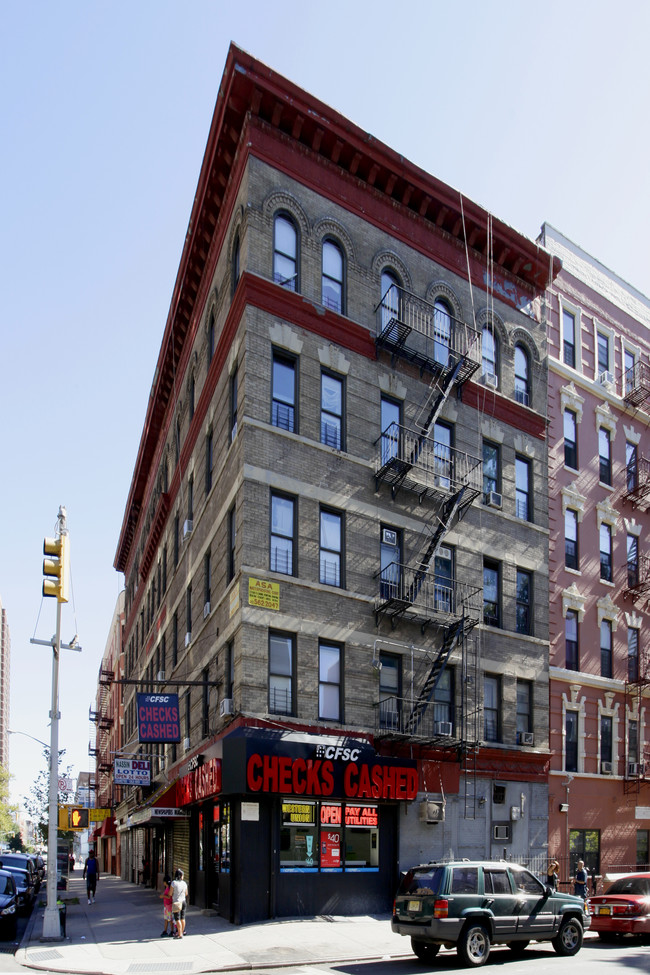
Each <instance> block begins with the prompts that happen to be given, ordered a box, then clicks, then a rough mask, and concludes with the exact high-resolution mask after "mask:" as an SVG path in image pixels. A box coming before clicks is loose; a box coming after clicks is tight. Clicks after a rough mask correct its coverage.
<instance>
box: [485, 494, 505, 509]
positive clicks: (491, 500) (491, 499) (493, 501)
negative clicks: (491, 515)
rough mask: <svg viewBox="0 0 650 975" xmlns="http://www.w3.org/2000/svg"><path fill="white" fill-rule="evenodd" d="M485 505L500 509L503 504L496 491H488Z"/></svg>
mask: <svg viewBox="0 0 650 975" xmlns="http://www.w3.org/2000/svg"><path fill="white" fill-rule="evenodd" d="M487 503H488V505H489V506H490V508H500V507H501V505H502V503H503V498H502V497H501V495H500V494H499V493H498V492H497V491H490V493H489V494H488V502H487Z"/></svg>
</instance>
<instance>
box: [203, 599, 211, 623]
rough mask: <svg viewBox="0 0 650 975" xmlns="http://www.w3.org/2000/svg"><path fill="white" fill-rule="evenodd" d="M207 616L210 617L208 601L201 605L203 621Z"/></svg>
mask: <svg viewBox="0 0 650 975" xmlns="http://www.w3.org/2000/svg"><path fill="white" fill-rule="evenodd" d="M209 615H210V601H209V600H208V602H207V603H204V604H203V619H204V620H205V619H207V618H208V616H209Z"/></svg>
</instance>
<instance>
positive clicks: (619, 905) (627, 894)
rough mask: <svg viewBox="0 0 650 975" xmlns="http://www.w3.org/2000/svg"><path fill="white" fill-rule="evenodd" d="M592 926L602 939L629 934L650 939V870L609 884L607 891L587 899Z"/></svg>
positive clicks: (616, 938) (612, 939) (613, 939)
mask: <svg viewBox="0 0 650 975" xmlns="http://www.w3.org/2000/svg"><path fill="white" fill-rule="evenodd" d="M587 909H588V911H589V913H590V915H591V929H592V931H597V932H598V937H599V938H601V940H602V941H617V940H618V939H619V938H622V937H623V936H624V935H626V934H631V935H641V936H642V937H644V938H646V939H648V940H650V873H632V874H628V875H626V876H625V877H617V879H616V880H615V881H614V882H613V883H611V884H610V885H609V887H608V888H607V890H606V891H605V893H604V894H595V895H594V896H593V897H590V898H589V900H588V901H587Z"/></svg>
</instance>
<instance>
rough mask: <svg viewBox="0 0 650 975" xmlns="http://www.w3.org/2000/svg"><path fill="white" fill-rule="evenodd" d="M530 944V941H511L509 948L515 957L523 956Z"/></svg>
mask: <svg viewBox="0 0 650 975" xmlns="http://www.w3.org/2000/svg"><path fill="white" fill-rule="evenodd" d="M529 944H530V941H510V942H509V943H508V948H510V951H511V952H512V953H513V955H523V953H524V951H525V950H526V948H527V947H528V945H529Z"/></svg>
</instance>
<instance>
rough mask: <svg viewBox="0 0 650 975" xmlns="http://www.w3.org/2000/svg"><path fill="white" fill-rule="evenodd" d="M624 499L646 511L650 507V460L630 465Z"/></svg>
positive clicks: (627, 468) (627, 469)
mask: <svg viewBox="0 0 650 975" xmlns="http://www.w3.org/2000/svg"><path fill="white" fill-rule="evenodd" d="M623 497H624V498H625V499H626V500H627V501H630V502H631V503H632V504H633V505H634V506H635V507H636V508H641V509H642V510H644V511H645V510H647V509H648V508H649V507H650V459H648V458H647V457H639V458H637V459H635V460H634V461H631V462H630V463H628V465H627V467H626V470H625V490H624V492H623Z"/></svg>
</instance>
